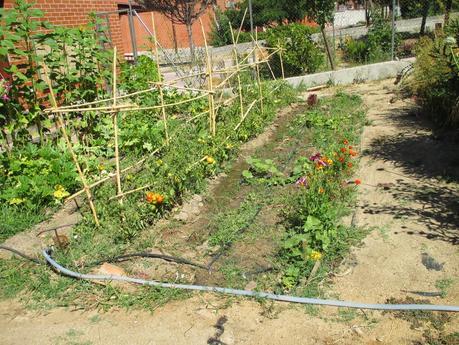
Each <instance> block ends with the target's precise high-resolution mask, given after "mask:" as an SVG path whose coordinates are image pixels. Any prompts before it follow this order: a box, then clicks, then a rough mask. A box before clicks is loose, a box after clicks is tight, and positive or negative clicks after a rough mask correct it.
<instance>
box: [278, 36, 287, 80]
mask: <svg viewBox="0 0 459 345" xmlns="http://www.w3.org/2000/svg"><path fill="white" fill-rule="evenodd" d="M277 47H278V49H279V60H280V65H281V72H282V80H284V79H285V74H284V60H283V59H282V50H283V48H281V46H280V41H279V40H278V41H277Z"/></svg>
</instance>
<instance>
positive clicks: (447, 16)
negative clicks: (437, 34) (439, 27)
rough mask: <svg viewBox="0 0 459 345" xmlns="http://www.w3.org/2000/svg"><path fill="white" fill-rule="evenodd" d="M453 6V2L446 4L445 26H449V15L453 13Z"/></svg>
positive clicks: (448, 0)
mask: <svg viewBox="0 0 459 345" xmlns="http://www.w3.org/2000/svg"><path fill="white" fill-rule="evenodd" d="M452 6H453V0H446V2H445V20H444V26H447V25H448V23H449V14H450V13H451V7H452Z"/></svg>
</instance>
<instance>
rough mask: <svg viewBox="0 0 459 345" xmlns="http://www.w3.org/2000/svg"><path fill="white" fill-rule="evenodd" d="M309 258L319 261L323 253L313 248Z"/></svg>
mask: <svg viewBox="0 0 459 345" xmlns="http://www.w3.org/2000/svg"><path fill="white" fill-rule="evenodd" d="M309 258H310V259H311V260H313V261H319V260H320V259H322V253H321V252H318V251H316V250H313V251H312V252H311V254H309Z"/></svg>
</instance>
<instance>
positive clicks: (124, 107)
mask: <svg viewBox="0 0 459 345" xmlns="http://www.w3.org/2000/svg"><path fill="white" fill-rule="evenodd" d="M204 97H207V94H204V95H199V96H196V97H193V98H189V99H184V100H181V101H178V102H174V103H166V104H164V107H173V106H176V105H180V104H184V103H189V102H193V101H195V100H197V99H201V98H204ZM161 107H162V106H161V105H152V106H146V107H139V106H133V105H132V104H125V105H117V106H116V107H113V106H106V107H96V108H77V109H61V108H56V109H49V110H48V112H50V113H71V112H84V111H106V112H109V111H114V110H122V111H124V112H127V111H138V110H152V109H161Z"/></svg>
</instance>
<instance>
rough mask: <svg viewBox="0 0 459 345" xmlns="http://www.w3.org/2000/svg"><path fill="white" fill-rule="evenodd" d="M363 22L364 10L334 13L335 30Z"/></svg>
mask: <svg viewBox="0 0 459 345" xmlns="http://www.w3.org/2000/svg"><path fill="white" fill-rule="evenodd" d="M364 21H365V10H346V11H342V12H336V13H335V28H344V27H347V26H350V25H355V24H357V23H359V22H364Z"/></svg>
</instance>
